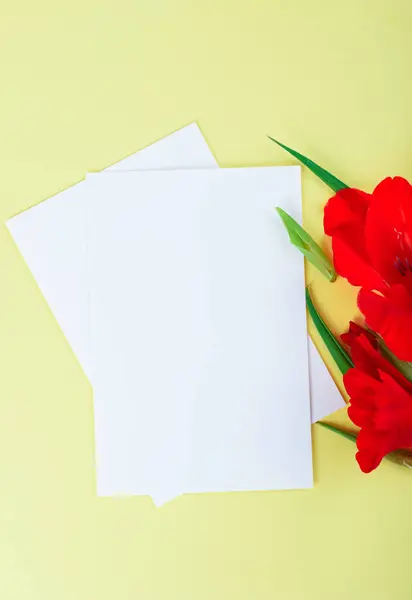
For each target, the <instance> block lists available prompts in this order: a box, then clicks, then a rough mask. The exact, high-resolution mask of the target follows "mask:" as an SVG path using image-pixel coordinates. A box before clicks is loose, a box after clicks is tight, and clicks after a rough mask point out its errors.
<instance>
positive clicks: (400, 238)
mask: <svg viewBox="0 0 412 600" xmlns="http://www.w3.org/2000/svg"><path fill="white" fill-rule="evenodd" d="M324 229H325V233H326V234H327V235H330V236H331V237H332V248H333V257H334V263H335V269H336V271H337V272H338V273H339V274H340V275H342V277H346V279H348V281H349V282H350V283H351V284H352V285H355V286H360V287H361V288H362V289H361V291H360V292H359V296H358V305H359V308H360V310H361V311H362V313H363V314H364V315H365V320H366V323H367V324H368V326H369V327H371V329H373V330H374V331H376V332H378V333H379V334H380V335H381V336H382V338H383V339H384V340H385V343H386V345H387V346H388V348H390V349H391V350H392V351H393V352H394V353H395V354H396V355H397V356H398V358H400V359H401V360H407V361H412V335H410V332H411V331H412V186H411V185H410V184H409V183H408V181H406V179H403V178H402V177H394V178H393V179H392V178H390V177H388V178H387V179H384V180H383V181H382V182H381V183H380V184H379V185H378V186H377V187H376V188H375V190H374V192H373V193H372V194H366V193H364V192H361V191H359V190H356V189H351V188H345V189H342V190H340V191H339V192H337V194H336V195H335V196H333V198H331V199H330V200H329V202H328V203H327V205H326V207H325V214H324Z"/></svg>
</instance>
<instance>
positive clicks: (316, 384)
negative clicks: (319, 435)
mask: <svg viewBox="0 0 412 600" xmlns="http://www.w3.org/2000/svg"><path fill="white" fill-rule="evenodd" d="M309 378H310V403H311V418H312V423H316V421H320V420H321V419H324V418H325V417H327V416H328V415H330V414H331V413H333V412H335V411H336V410H339V409H341V408H343V407H344V406H345V402H344V400H343V397H342V395H341V393H340V391H339V389H338V387H337V386H336V383H335V382H334V380H333V378H332V376H331V374H330V373H329V371H328V369H327V367H326V365H325V363H324V362H323V360H322V357H321V355H320V354H319V352H318V350H317V348H316V346H315V344H314V343H313V342H312V340H311V339H310V338H309Z"/></svg>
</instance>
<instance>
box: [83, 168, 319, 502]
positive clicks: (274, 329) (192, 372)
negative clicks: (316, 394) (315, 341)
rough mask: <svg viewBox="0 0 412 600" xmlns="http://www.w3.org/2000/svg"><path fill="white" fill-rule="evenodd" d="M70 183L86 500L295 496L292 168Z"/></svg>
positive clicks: (302, 402) (302, 374)
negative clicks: (89, 391) (80, 284)
mask: <svg viewBox="0 0 412 600" xmlns="http://www.w3.org/2000/svg"><path fill="white" fill-rule="evenodd" d="M85 188H86V192H87V197H88V203H87V204H88V214H89V266H90V290H91V323H92V325H91V334H92V335H91V337H92V354H93V360H94V372H93V384H94V390H95V418H96V442H97V453H96V454H97V468H98V490H99V493H100V494H101V495H117V494H120V495H129V494H141V493H148V491H150V493H151V494H152V495H154V496H160V497H162V496H164V495H168V494H170V492H171V490H172V492H173V491H176V492H177V493H182V492H208V491H210V492H211V491H237V490H273V489H290V488H307V487H311V486H312V455H311V437H310V402H309V380H308V359H307V335H306V313H305V295H304V272H303V259H302V257H301V255H299V253H297V252H296V251H295V249H294V248H293V247H291V245H290V244H289V241H288V237H287V234H286V232H285V231H284V228H283V225H282V223H281V222H280V220H279V219H278V218H277V215H276V213H275V210H274V207H275V206H276V205H281V206H282V207H283V208H284V209H285V210H287V211H288V212H289V213H290V214H291V215H293V216H294V217H295V218H296V219H297V220H300V217H301V193H300V169H299V168H298V167H282V168H269V167H268V168H251V169H222V170H218V169H210V170H203V171H198V170H192V171H170V172H165V171H160V172H157V173H154V172H140V173H137V172H135V173H131V172H129V173H122V174H121V173H114V172H112V173H103V174H99V175H97V174H96V175H91V176H89V177H88V178H87V181H86V186H85ZM149 455H150V460H147V457H148V456H149ZM172 495H173V494H172Z"/></svg>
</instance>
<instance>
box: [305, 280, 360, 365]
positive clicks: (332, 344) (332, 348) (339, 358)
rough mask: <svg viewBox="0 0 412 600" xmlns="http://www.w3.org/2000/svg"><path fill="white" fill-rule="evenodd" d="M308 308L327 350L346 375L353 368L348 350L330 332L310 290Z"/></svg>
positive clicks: (307, 299) (307, 301)
mask: <svg viewBox="0 0 412 600" xmlns="http://www.w3.org/2000/svg"><path fill="white" fill-rule="evenodd" d="M306 306H307V307H308V311H309V314H310V316H311V318H312V321H313V323H314V325H315V327H316V330H317V331H318V333H319V335H320V337H321V338H322V340H323V342H324V343H325V345H326V347H327V349H328V350H329V353H330V355H331V356H332V358H333V360H334V361H335V364H336V366H337V367H338V369H339V371H340V372H341V373H342V375H344V374H345V373H346V372H347V371H349V369H351V368H352V367H353V362H352V360H351V358H350V356H349V354H348V353H347V352H346V350H345V349H344V348H343V347H342V346H341V345H340V343H339V342H338V340H337V339H336V338H335V336H334V335H333V334H332V332H331V331H330V329H329V327H328V326H327V325H326V323H325V322H324V321H323V319H322V318H321V316H320V315H319V313H318V311H317V310H316V308H315V305H314V304H313V301H312V298H311V296H310V292H309V288H306Z"/></svg>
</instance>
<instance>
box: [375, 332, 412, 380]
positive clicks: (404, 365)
mask: <svg viewBox="0 0 412 600" xmlns="http://www.w3.org/2000/svg"><path fill="white" fill-rule="evenodd" d="M376 339H377V342H378V347H379V350H380V353H381V354H382V356H383V357H384V358H386V360H388V361H389V362H390V363H392V364H393V366H394V367H396V368H397V369H398V371H400V373H402V375H403V376H404V377H405V378H406V379H408V381H412V363H410V362H405V361H403V360H399V358H398V357H397V356H395V354H394V353H393V352H392V351H391V350H389V348H388V346H387V345H386V344H385V342H384V341H383V340H382V339H381V338H379V337H377V338H376Z"/></svg>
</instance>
